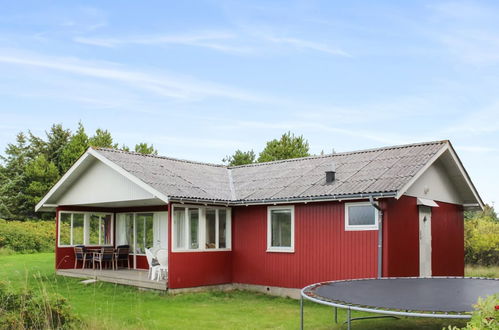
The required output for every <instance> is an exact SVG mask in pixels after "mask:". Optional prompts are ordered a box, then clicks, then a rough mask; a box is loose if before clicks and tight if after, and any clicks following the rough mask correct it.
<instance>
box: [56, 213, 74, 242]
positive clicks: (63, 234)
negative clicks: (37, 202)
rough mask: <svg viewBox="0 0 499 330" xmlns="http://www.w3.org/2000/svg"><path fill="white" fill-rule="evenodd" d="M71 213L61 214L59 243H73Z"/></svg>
mask: <svg viewBox="0 0 499 330" xmlns="http://www.w3.org/2000/svg"><path fill="white" fill-rule="evenodd" d="M72 216H73V215H72V214H71V213H61V214H60V215H59V245H71V218H72Z"/></svg>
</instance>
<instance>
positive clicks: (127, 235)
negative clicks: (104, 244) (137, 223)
mask: <svg viewBox="0 0 499 330" xmlns="http://www.w3.org/2000/svg"><path fill="white" fill-rule="evenodd" d="M133 228H134V227H133V213H120V214H118V216H117V220H116V244H117V245H129V246H133Z"/></svg>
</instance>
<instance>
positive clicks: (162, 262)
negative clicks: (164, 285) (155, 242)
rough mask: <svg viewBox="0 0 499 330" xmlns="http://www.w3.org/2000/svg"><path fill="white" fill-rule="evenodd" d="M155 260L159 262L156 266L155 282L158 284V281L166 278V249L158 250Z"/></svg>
mask: <svg viewBox="0 0 499 330" xmlns="http://www.w3.org/2000/svg"><path fill="white" fill-rule="evenodd" d="M156 259H157V260H158V262H159V266H158V276H157V278H156V280H157V281H158V282H159V280H160V279H162V280H163V279H165V280H166V279H167V278H168V251H167V250H166V249H160V250H158V252H156Z"/></svg>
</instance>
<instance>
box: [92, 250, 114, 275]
mask: <svg viewBox="0 0 499 330" xmlns="http://www.w3.org/2000/svg"><path fill="white" fill-rule="evenodd" d="M95 262H98V263H99V268H100V270H102V263H103V262H107V263H108V264H111V267H112V268H113V270H114V248H112V247H103V248H102V249H101V252H95V253H94V268H95Z"/></svg>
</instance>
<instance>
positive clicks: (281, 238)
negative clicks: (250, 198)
mask: <svg viewBox="0 0 499 330" xmlns="http://www.w3.org/2000/svg"><path fill="white" fill-rule="evenodd" d="M294 213H295V208H294V206H272V207H269V208H268V213H267V251H268V252H294V246H295V243H294V240H295V233H294V231H295V215H294Z"/></svg>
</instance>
